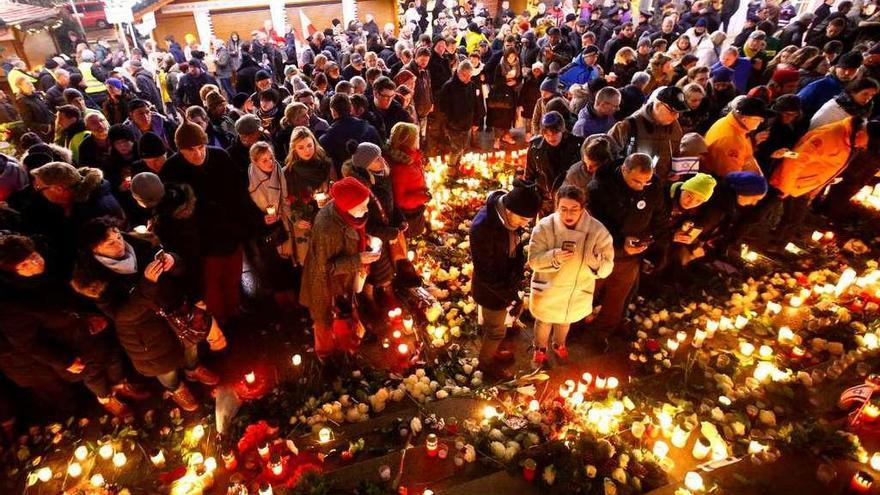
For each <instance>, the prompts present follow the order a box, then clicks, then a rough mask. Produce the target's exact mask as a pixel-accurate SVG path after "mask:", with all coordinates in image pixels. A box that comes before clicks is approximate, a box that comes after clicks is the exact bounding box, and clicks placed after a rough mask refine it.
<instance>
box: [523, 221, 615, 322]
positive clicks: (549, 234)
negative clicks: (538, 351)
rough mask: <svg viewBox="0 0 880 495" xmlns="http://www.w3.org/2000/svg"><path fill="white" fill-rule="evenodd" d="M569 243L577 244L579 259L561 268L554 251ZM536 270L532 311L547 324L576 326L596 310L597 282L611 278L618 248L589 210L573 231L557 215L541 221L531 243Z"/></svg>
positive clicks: (530, 263)
mask: <svg viewBox="0 0 880 495" xmlns="http://www.w3.org/2000/svg"><path fill="white" fill-rule="evenodd" d="M565 242H574V243H575V247H574V253H575V256H574V257H573V258H572V259H570V260H568V261H566V262H565V263H563V264H559V263H557V262H556V261H555V260H554V259H553V253H554V251H555V250H556V249H557V248H561V247H562V246H563V243H565ZM529 266H530V267H531V268H532V270H533V273H532V283H531V289H532V290H531V296H530V298H529V311H531V313H532V316H534V317H535V319H536V320H538V321H541V322H544V323H574V322H576V321H579V320H582V319H583V318H585V317H587V316H588V315H589V314H590V313H592V312H593V292H594V291H595V289H596V279H597V278H605V277H607V276H608V275H610V274H611V269H612V268H613V267H614V244H613V241H612V239H611V234H609V233H608V230H606V229H605V227H604V226H603V225H602V224H601V223H600V222H599V221H598V220H596V219H595V218H593V217H591V216H590V215H589V214H588V213H587V212H586V211H584V212H583V214H582V215H581V219H580V220H579V221H578V223H577V226H575V228H573V229H570V228H568V227H566V226H565V224H563V223H562V219H560V218H559V215H558V214H557V213H553V214H551V215H549V216H546V217H544V218H542V219H541V220H540V221H539V222H538V224H537V225H535V228H534V229H532V236H531V238H530V239H529Z"/></svg>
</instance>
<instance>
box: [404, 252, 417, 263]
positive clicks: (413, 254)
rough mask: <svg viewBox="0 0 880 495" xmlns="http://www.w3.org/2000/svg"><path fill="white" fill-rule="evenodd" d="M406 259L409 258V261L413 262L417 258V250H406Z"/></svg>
mask: <svg viewBox="0 0 880 495" xmlns="http://www.w3.org/2000/svg"><path fill="white" fill-rule="evenodd" d="M406 259H408V260H409V262H410V263H412V261H413V260H414V259H416V253H415V251H407V252H406Z"/></svg>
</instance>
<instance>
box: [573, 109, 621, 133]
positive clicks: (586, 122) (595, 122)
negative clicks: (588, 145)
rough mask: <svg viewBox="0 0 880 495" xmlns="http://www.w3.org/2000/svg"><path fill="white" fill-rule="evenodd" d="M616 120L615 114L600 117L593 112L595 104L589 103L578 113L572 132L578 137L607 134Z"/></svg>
mask: <svg viewBox="0 0 880 495" xmlns="http://www.w3.org/2000/svg"><path fill="white" fill-rule="evenodd" d="M615 122H617V119H615V118H614V115H609V116H608V117H600V116H598V115H596V114H595V113H593V106H592V105H591V104H589V103H587V104H586V105H585V106H584V108H582V109H581V111H580V113H578V119H577V122H576V123H575V124H574V127H573V128H572V129H571V133H572V134H574V135H575V136H577V137H587V136H591V135H593V134H605V133H606V132H608V130H609V129H611V126H613V125H614V123H615Z"/></svg>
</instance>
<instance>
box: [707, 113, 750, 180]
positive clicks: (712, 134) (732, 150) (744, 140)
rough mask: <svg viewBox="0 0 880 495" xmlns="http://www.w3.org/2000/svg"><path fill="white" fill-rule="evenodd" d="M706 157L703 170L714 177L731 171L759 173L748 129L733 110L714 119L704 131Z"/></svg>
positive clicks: (722, 175) (723, 175)
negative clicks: (707, 152) (735, 115)
mask: <svg viewBox="0 0 880 495" xmlns="http://www.w3.org/2000/svg"><path fill="white" fill-rule="evenodd" d="M706 146H707V147H708V148H709V155H708V157H707V159H705V160H702V164H703V171H704V172H706V173H710V174H712V175H714V176H715V177H725V176H726V175H727V174H729V173H732V172H756V173H759V174H760V173H761V167H759V166H758V162H757V161H756V160H755V151H754V148H753V147H752V140H751V139H750V138H749V130H748V129H746V127H745V126H743V125H742V124H741V123H740V122H739V121H738V120H736V117H734V115H733V112H731V113H728V114H727V115H725V116H724V117H721V118H720V119H718V120H716V121H715V123H714V124H712V127H711V128H709V132H707V133H706Z"/></svg>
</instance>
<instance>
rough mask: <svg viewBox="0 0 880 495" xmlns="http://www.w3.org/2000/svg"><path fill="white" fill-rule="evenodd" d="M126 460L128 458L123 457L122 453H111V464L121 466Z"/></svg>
mask: <svg viewBox="0 0 880 495" xmlns="http://www.w3.org/2000/svg"><path fill="white" fill-rule="evenodd" d="M127 461H128V459H127V458H126V457H125V454H124V453H122V452H117V453H115V454H113V465H114V466H116V467H118V468H121V467H122V466H125V463H126V462H127Z"/></svg>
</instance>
